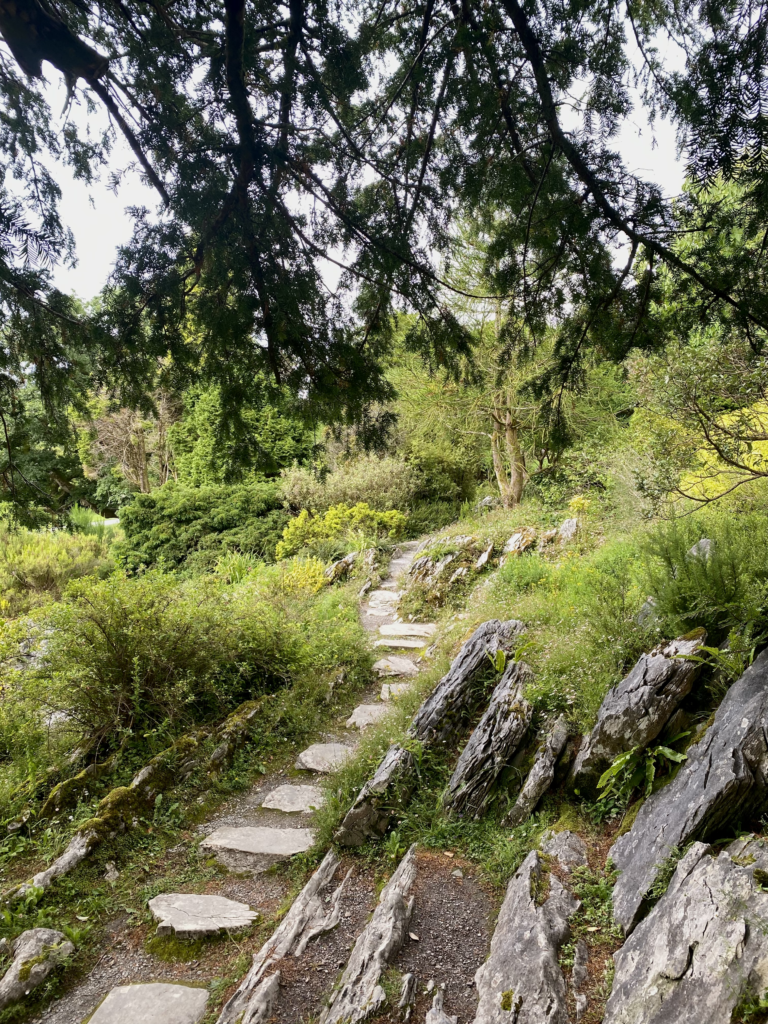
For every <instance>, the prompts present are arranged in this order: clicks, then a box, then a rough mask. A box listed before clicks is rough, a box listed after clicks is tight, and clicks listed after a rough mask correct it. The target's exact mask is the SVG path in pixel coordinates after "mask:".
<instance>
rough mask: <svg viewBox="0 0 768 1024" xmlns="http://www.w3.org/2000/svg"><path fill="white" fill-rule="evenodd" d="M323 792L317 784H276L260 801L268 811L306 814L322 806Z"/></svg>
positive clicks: (323, 800)
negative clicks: (275, 787)
mask: <svg viewBox="0 0 768 1024" xmlns="http://www.w3.org/2000/svg"><path fill="white" fill-rule="evenodd" d="M324 802H325V794H324V793H323V791H322V789H318V787H317V786H278V787H277V789H273V790H272V792H271V793H269V794H268V795H267V796H266V797H264V800H263V802H262V805H261V806H262V807H264V808H265V809H266V810H268V811H283V812H285V813H286V814H299V813H304V814H307V813H309V812H310V811H316V810H317V809H318V808H319V807H322V806H323V803H324Z"/></svg>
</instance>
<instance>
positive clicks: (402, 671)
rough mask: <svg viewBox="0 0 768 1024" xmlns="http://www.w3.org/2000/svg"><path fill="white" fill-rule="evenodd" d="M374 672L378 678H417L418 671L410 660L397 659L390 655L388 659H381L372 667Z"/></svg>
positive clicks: (395, 656) (394, 655)
mask: <svg viewBox="0 0 768 1024" xmlns="http://www.w3.org/2000/svg"><path fill="white" fill-rule="evenodd" d="M373 670H374V672H378V673H379V675H380V676H417V675H418V674H419V670H418V668H417V666H416V665H414V663H413V662H412V661H411V659H410V658H398V656H397V655H396V654H390V655H389V657H388V658H381V659H380V660H379V661H377V662H376V663H375V664H374V666H373Z"/></svg>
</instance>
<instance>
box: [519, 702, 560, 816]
mask: <svg viewBox="0 0 768 1024" xmlns="http://www.w3.org/2000/svg"><path fill="white" fill-rule="evenodd" d="M567 740H568V723H567V721H566V718H565V715H561V716H560V717H559V718H558V719H557V721H556V722H555V724H554V725H553V726H552V728H551V729H550V730H549V732H548V733H547V734H546V736H545V737H544V742H543V743H542V744H541V746H540V747H539V749H538V750H537V751H536V756H535V759H534V762H533V767H532V768H531V770H530V772H529V773H528V776H527V778H526V780H525V782H524V783H523V788H522V789H521V790H520V793H519V795H518V797H517V800H516V801H515V804H514V806H513V807H512V809H511V810H510V812H509V814H508V815H507V817H506V819H505V821H504V824H505V825H510V826H511V827H512V828H514V827H515V826H516V825H519V824H520V823H521V822H523V821H525V819H526V818H527V817H528V816H529V815H530V814H531V813H532V812H533V810H534V809H535V808H536V804H537V803H538V802H539V800H541V798H542V797H543V796H544V794H545V793H546V791H547V790H548V789H549V787H550V786H551V785H552V780H553V779H554V777H555V765H556V764H557V759H558V757H560V755H561V754H562V752H563V748H564V747H565V744H566V742H567Z"/></svg>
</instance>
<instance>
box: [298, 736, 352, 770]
mask: <svg viewBox="0 0 768 1024" xmlns="http://www.w3.org/2000/svg"><path fill="white" fill-rule="evenodd" d="M353 752H354V748H353V747H349V746H347V745H346V744H344V743H313V744H312V746H310V747H307V749H306V750H302V752H301V753H300V754H299V756H298V758H297V759H296V767H297V768H302V769H303V770H304V771H308V772H320V773H322V774H328V773H330V772H335V771H338V769H339V768H341V767H342V766H343V765H345V764H346V763H347V761H348V760H349V759H350V757H352V754H353Z"/></svg>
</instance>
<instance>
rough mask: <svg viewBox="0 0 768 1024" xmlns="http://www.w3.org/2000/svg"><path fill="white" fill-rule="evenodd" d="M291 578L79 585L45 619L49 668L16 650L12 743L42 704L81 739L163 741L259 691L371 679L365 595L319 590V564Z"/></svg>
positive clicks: (6, 703)
mask: <svg viewBox="0 0 768 1024" xmlns="http://www.w3.org/2000/svg"><path fill="white" fill-rule="evenodd" d="M285 576H286V574H285V573H284V572H283V571H282V570H281V569H280V568H279V567H276V566H273V567H267V566H262V567H261V568H260V569H259V568H257V569H256V570H255V571H254V572H252V573H251V574H250V575H249V576H248V577H247V579H245V580H244V582H242V583H241V584H239V585H230V584H227V583H226V582H225V581H224V580H223V579H221V578H218V577H216V576H200V577H198V578H196V579H187V580H179V579H178V577H177V576H175V575H174V574H170V573H163V572H162V571H160V570H158V569H150V570H147V571H146V572H145V573H142V574H140V575H138V576H133V577H131V576H128V575H126V573H125V572H124V571H122V570H118V571H116V572H114V573H113V574H112V575H111V576H110V577H109V578H108V579H106V580H94V579H88V580H80V581H77V582H75V583H73V584H72V585H71V586H70V587H69V589H68V591H67V594H66V595H65V599H64V601H63V602H61V603H60V604H57V605H54V606H53V607H52V608H51V609H50V610H49V612H48V613H47V615H46V616H45V617H44V618H43V619H42V620H41V622H40V623H39V625H38V627H37V629H38V631H39V634H40V637H41V639H42V640H43V644H42V648H41V650H42V658H41V661H40V663H39V665H38V666H37V667H31V668H27V669H26V670H24V671H22V672H19V671H18V670H15V669H13V668H12V667H8V666H9V665H10V664H11V663H10V662H9V661H8V660H7V652H6V661H5V666H6V668H5V672H4V678H3V679H2V680H0V682H2V684H3V685H4V700H3V708H2V716H1V717H2V730H0V731H2V733H3V734H6V733H7V734H9V735H8V736H6V735H3V737H2V741H3V743H4V744H5V745H6V747H11V748H13V747H14V746H15V745H18V743H19V742H20V741H21V740H20V736H19V733H20V723H21V726H23V723H24V722H27V721H28V719H29V709H30V708H32V709H33V711H34V715H33V717H34V716H36V717H37V719H38V721H40V720H42V721H48V720H50V718H51V716H54V720H56V721H59V722H62V723H64V725H63V727H64V728H65V729H66V730H67V731H68V732H69V733H70V735H71V734H72V732H74V733H76V740H77V741H83V740H85V741H86V742H87V743H88V744H89V745H92V744H93V743H98V744H99V745H100V747H101V748H102V749H114V748H115V747H117V746H119V745H121V744H122V743H124V742H129V743H130V744H132V745H135V744H139V745H141V746H148V747H150V748H152V747H157V746H158V745H160V746H162V745H163V744H164V743H166V742H167V740H168V738H169V737H173V736H175V735H178V734H179V733H180V732H182V731H184V730H185V729H187V728H189V727H190V726H192V725H194V724H196V723H200V722H205V721H211V720H218V719H220V718H223V717H224V716H225V715H226V714H227V713H228V712H229V711H231V710H232V709H233V708H235V707H236V706H237V705H238V704H240V703H241V702H242V701H244V700H246V699H251V698H253V697H256V696H258V695H260V694H264V693H273V692H276V691H278V690H280V689H283V688H286V687H292V686H294V685H296V684H297V682H300V681H302V680H303V681H305V682H306V681H307V680H311V683H312V686H316V687H319V688H320V689H323V688H325V689H326V691H327V688H328V687H329V686H331V685H333V684H334V682H335V681H336V680H337V678H338V676H339V674H340V673H343V674H345V676H346V677H347V678H352V679H358V680H359V679H360V678H362V673H363V672H365V671H366V670H367V668H368V665H369V656H368V654H367V651H366V645H365V640H364V634H363V631H362V628H361V626H360V624H359V622H358V619H357V614H356V606H355V603H354V601H353V600H352V599H348V598H346V597H345V596H344V595H343V594H340V593H339V592H338V591H336V592H334V594H333V599H332V600H328V598H327V597H326V595H325V594H320V595H319V596H316V588H315V582H316V580H315V579H314V577H313V576H312V574H311V573H309V574H306V576H305V577H303V576H302V575H301V573H298V574H297V573H296V572H293V573H290V572H289V573H288V574H287V576H288V579H285V578H284V577H285ZM329 596H330V595H329ZM6 646H7V645H6ZM326 695H327V693H326ZM70 749H71V743H70Z"/></svg>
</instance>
